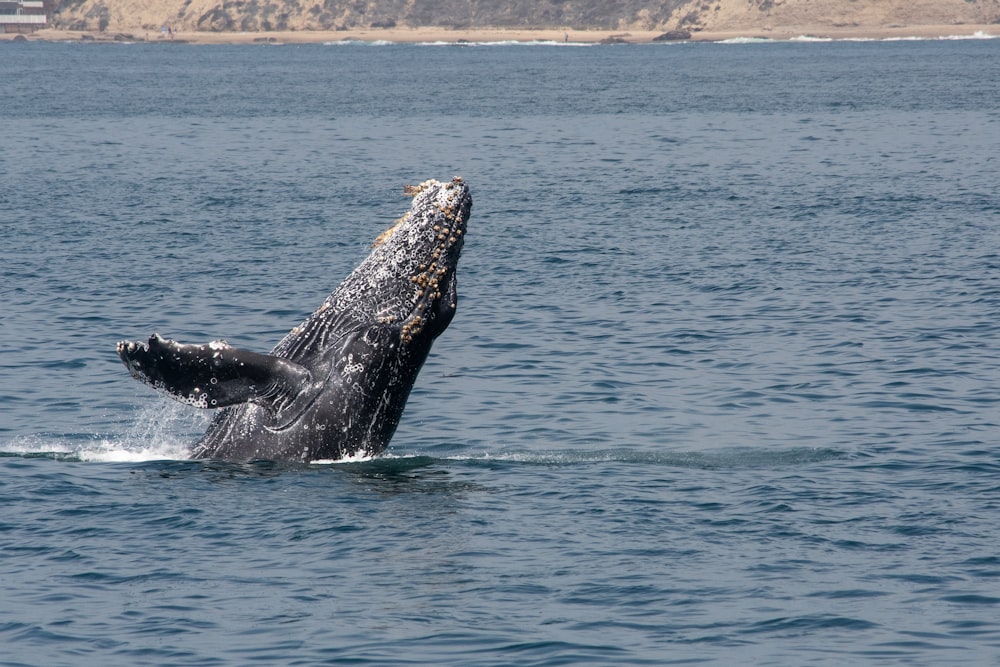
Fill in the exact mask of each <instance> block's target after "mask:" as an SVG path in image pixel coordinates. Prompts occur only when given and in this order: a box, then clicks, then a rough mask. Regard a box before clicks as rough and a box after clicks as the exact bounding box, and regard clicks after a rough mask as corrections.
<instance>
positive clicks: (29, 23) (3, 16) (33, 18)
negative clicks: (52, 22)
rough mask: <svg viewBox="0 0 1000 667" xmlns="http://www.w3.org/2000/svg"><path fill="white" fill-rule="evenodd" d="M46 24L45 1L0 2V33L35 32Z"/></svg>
mask: <svg viewBox="0 0 1000 667" xmlns="http://www.w3.org/2000/svg"><path fill="white" fill-rule="evenodd" d="M48 23H49V15H48V10H47V9H46V8H45V0H0V32H35V31H36V30H38V29H39V28H44V27H45V26H47V25H48Z"/></svg>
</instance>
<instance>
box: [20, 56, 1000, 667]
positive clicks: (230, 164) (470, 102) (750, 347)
mask: <svg viewBox="0 0 1000 667" xmlns="http://www.w3.org/2000/svg"><path fill="white" fill-rule="evenodd" d="M0 91H2V92H0V451H2V452H3V453H2V454H0V665H3V666H4V667H14V666H18V667H21V666H25V665H30V666H32V667H34V666H44V667H55V666H73V667H77V666H92V665H93V666H100V667H117V666H122V667H132V666H136V665H151V666H157V667H164V666H178V667H180V666H183V667H189V666H215V665H387V666H388V665H462V666H494V665H518V666H521V665H526V666H551V665H666V664H711V665H751V664H753V665H830V666H834V665H836V666H839V665H927V666H940V665H963V666H965V665H997V664H1000V527H998V526H1000V40H988V39H983V40H963V41H959V40H941V41H897V42H828V43H815V42H805V43H796V42H786V43H731V44H682V45H646V46H638V45H632V46H594V47H583V46H574V45H568V46H560V45H552V44H526V45H510V44H508V45H468V46H464V47H460V46H451V47H447V46H437V45H365V44H347V45H341V44H337V45H333V44H329V45H321V44H316V45H301V46H293V45H285V46H272V45H266V46H265V45H255V46H195V45H184V44H56V43H11V42H4V43H0ZM454 175H461V176H463V177H464V178H465V180H466V181H467V182H468V183H469V184H470V186H471V188H472V192H473V197H474V199H475V205H474V207H473V213H472V219H471V221H470V224H469V232H468V237H467V242H466V245H465V251H464V254H463V258H462V262H461V265H460V271H459V290H460V295H461V297H460V302H459V306H458V314H457V315H456V317H455V320H454V321H453V323H452V325H451V327H450V328H449V329H448V330H447V331H446V332H445V333H444V335H443V336H442V337H441V338H440V339H439V340H438V342H437V343H436V345H435V347H434V349H433V351H432V354H431V357H430V359H429V361H428V363H427V364H426V366H425V367H424V370H423V372H422V374H421V375H420V377H419V379H418V382H417V386H416V388H415V389H414V392H413V395H412V397H411V398H410V402H409V404H408V406H407V410H406V413H405V414H404V416H403V420H402V423H401V425H400V427H399V430H398V431H397V433H396V436H395V438H394V440H393V442H392V444H391V446H390V448H389V450H388V451H387V452H386V453H385V454H383V455H382V456H379V457H377V458H374V459H370V460H359V461H351V462H342V463H329V464H322V465H289V464H276V463H273V462H266V461H256V462H247V463H245V464H235V463H223V462H213V461H193V460H190V459H189V451H190V449H189V448H190V446H191V444H192V443H193V442H194V441H195V440H196V439H197V438H198V436H199V435H200V433H201V432H202V430H203V429H204V427H205V425H206V423H207V420H208V416H206V414H204V413H201V412H198V411H197V410H196V409H194V408H190V407H186V406H183V405H180V404H176V403H174V402H172V401H171V400H170V399H169V398H167V397H165V396H161V395H159V394H157V393H156V392H155V391H153V390H152V389H150V388H148V387H146V386H144V385H141V384H139V383H137V382H135V381H134V380H132V379H131V378H130V377H129V374H128V372H127V371H126V369H125V368H124V367H123V366H122V364H121V363H120V362H119V360H118V358H117V356H116V354H115V342H116V341H117V340H118V339H121V338H131V339H142V338H144V337H146V336H148V335H149V334H151V333H152V332H154V331H157V332H159V333H161V334H163V335H164V336H168V337H172V338H176V339H178V340H181V341H185V342H194V343H200V342H207V341H209V340H212V339H217V338H225V339H226V340H228V341H229V342H230V343H231V344H233V345H237V346H240V347H246V348H250V349H254V350H257V351H261V352H266V351H268V350H269V349H270V348H271V347H272V346H273V345H274V344H275V343H276V342H277V341H278V340H279V339H280V338H281V337H282V336H283V335H284V334H285V333H286V332H287V331H288V330H289V329H290V328H291V327H292V326H293V325H294V324H296V323H298V322H299V321H300V320H301V319H302V318H303V317H304V316H305V315H307V314H308V313H310V312H311V311H312V310H313V309H315V308H316V307H317V306H318V305H319V304H320V303H321V302H322V300H323V299H324V298H325V296H326V295H327V294H328V293H329V292H330V291H331V290H332V289H333V288H335V287H336V286H337V284H338V283H339V281H340V280H341V279H342V278H343V277H344V276H346V275H347V274H348V273H349V272H350V271H351V270H352V269H353V267H354V266H355V265H356V264H357V263H359V262H360V261H361V259H363V258H364V256H365V255H366V254H367V251H368V247H369V244H370V242H371V240H372V239H373V238H374V237H375V236H376V235H377V234H378V233H379V232H380V231H382V230H383V229H384V228H386V227H388V226H389V225H390V224H392V222H393V220H394V219H396V218H397V217H399V216H400V215H401V214H402V213H403V212H404V211H405V210H406V208H407V207H408V205H409V201H408V200H407V199H406V198H405V197H404V196H403V195H402V190H403V186H404V185H406V184H413V183H419V182H421V181H423V180H425V179H427V178H438V179H447V178H451V177H452V176H454Z"/></svg>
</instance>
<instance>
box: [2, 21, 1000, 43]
mask: <svg viewBox="0 0 1000 667" xmlns="http://www.w3.org/2000/svg"><path fill="white" fill-rule="evenodd" d="M661 34H663V31H660V30H571V29H566V30H557V29H547V28H546V29H537V30H527V29H524V30H522V29H507V28H468V29H466V28H434V27H421V28H359V29H351V30H298V31H283V32H278V31H275V32H190V31H180V32H172V33H171V34H169V35H167V34H163V33H161V32H160V31H153V30H142V29H138V30H132V31H119V32H110V31H109V32H96V31H75V30H56V29H52V28H47V29H44V30H39V31H37V32H35V33H33V34H30V35H26V37H27V39H28V40H30V41H51V42H67V41H68V42H114V41H131V42H155V43H170V42H175V43H187V44H254V43H279V44H310V43H332V42H372V43H381V42H388V43H398V44H420V43H428V44H434V43H443V44H463V43H471V44H482V43H503V42H522V43H531V42H556V43H559V42H568V43H571V44H598V43H602V42H605V43H628V44H647V43H651V42H653V41H654V38H656V37H657V36H659V35H661ZM17 37H18V35H15V34H0V40H12V39H16V38H17ZM950 37H952V38H963V37H964V38H976V37H981V38H989V37H994V38H1000V25H997V24H979V25H977V24H962V25H913V26H892V27H850V28H844V27H836V28H833V27H829V26H782V27H775V28H773V29H769V30H761V29H747V30H730V31H712V32H709V31H704V32H696V33H693V34H692V35H691V39H690V40H687V41H692V42H723V41H729V40H741V39H746V40H755V39H762V40H774V41H793V40H797V39H804V40H810V39H812V40H893V39H945V38H950Z"/></svg>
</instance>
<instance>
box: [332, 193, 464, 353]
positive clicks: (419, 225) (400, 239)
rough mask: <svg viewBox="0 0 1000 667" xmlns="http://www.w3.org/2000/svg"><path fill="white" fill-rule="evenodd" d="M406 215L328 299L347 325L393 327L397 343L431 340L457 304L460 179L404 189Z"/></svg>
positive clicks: (461, 224)
mask: <svg viewBox="0 0 1000 667" xmlns="http://www.w3.org/2000/svg"><path fill="white" fill-rule="evenodd" d="M405 193H406V194H408V195H409V196H411V197H412V198H413V201H412V203H411V205H410V210H409V211H407V212H406V213H405V214H404V215H403V217H401V218H400V219H399V220H397V221H396V223H395V224H394V225H393V226H392V227H390V228H389V229H387V230H386V231H384V232H383V233H382V234H381V235H379V237H378V238H377V239H375V242H374V243H373V244H372V251H371V254H370V255H369V256H368V258H367V259H366V260H365V261H364V262H362V263H361V265H360V266H358V268H357V269H355V270H354V272H353V273H352V274H351V275H350V276H348V278H347V279H346V280H345V281H344V282H343V283H342V284H341V286H340V287H339V288H338V289H337V290H336V291H335V292H334V293H333V294H331V295H330V299H329V301H330V304H329V305H330V306H331V307H332V309H333V310H334V311H335V312H340V313H347V312H350V313H351V315H352V318H351V319H353V320H354V321H356V322H358V321H361V322H365V321H367V322H370V323H372V324H375V323H379V324H386V325H392V326H398V327H399V328H400V338H401V342H402V343H404V344H406V343H409V342H411V341H413V340H415V339H428V338H429V339H433V338H435V337H437V336H438V335H439V334H440V333H441V332H442V331H444V329H445V328H446V327H447V326H448V324H449V323H450V322H451V319H452V317H453V316H454V314H455V309H456V306H457V303H458V288H457V273H458V260H459V257H460V255H461V253H462V246H463V244H464V241H465V232H466V225H467V224H468V221H469V214H470V212H471V210H472V195H471V194H470V192H469V187H468V186H467V185H466V184H465V182H464V181H463V180H462V179H461V178H459V177H455V178H453V179H452V180H451V181H449V182H445V183H442V182H439V181H435V180H429V181H424V182H423V183H421V184H420V185H416V186H408V187H407V188H406V189H405Z"/></svg>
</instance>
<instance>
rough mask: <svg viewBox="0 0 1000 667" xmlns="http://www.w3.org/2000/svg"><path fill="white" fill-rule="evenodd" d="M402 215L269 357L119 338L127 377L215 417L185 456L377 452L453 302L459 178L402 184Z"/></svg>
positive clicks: (465, 203) (295, 457) (311, 456)
mask: <svg viewBox="0 0 1000 667" xmlns="http://www.w3.org/2000/svg"><path fill="white" fill-rule="evenodd" d="M406 192H407V194H410V195H412V196H413V202H412V205H411V206H410V210H409V211H408V212H407V213H406V214H404V215H403V217H402V218H400V219H399V220H398V221H397V222H396V224H395V225H394V226H393V227H391V228H389V229H388V230H386V231H385V232H383V233H382V234H381V235H380V236H379V237H378V238H377V239H376V240H375V242H374V244H373V249H372V251H371V254H369V256H368V258H367V259H365V260H364V261H363V262H362V263H361V264H360V265H359V266H358V268H356V269H355V270H354V271H353V272H352V273H351V274H350V275H349V276H348V277H347V278H346V279H345V280H344V282H343V283H341V285H340V286H339V287H338V288H337V289H336V290H335V291H334V292H333V293H332V294H331V295H330V296H328V297H327V298H326V300H325V301H324V302H323V304H322V305H321V306H320V307H319V308H318V309H317V310H316V312H314V313H313V314H312V315H310V316H309V317H308V318H307V319H306V320H305V321H304V322H302V323H301V324H299V325H298V326H297V327H295V328H293V329H292V330H291V331H290V332H289V333H288V334H287V335H286V336H285V337H284V338H283V339H282V340H281V342H279V343H278V344H277V346H275V348H274V349H273V350H271V353H270V354H260V353H257V352H251V351H248V350H243V349H239V348H235V347H231V346H230V345H229V344H228V343H226V342H225V341H221V340H219V341H213V342H211V343H206V344H204V345H184V344H181V343H178V342H175V341H172V340H167V339H164V338H161V337H160V336H159V335H158V334H155V333H154V334H153V335H152V336H151V337H150V338H149V341H148V342H147V343H138V342H132V341H121V342H119V343H118V356H119V357H121V360H122V362H124V364H125V366H127V367H128V370H129V372H130V373H131V374H132V376H133V377H134V378H136V379H138V380H141V381H142V382H145V383H147V384H149V385H152V386H153V387H155V388H157V389H159V390H162V391H164V392H166V393H168V394H169V395H170V396H172V397H173V398H175V399H177V400H179V401H182V402H184V403H189V404H191V405H195V406H198V407H200V408H209V409H211V408H220V410H219V412H218V413H217V414H216V415H215V417H214V419H213V420H212V422H211V423H210V425H209V427H208V430H207V431H206V433H205V435H204V436H203V437H202V439H201V440H200V441H199V442H198V443H197V444H196V445H195V447H194V450H193V456H194V457H195V458H214V459H226V460H249V459H268V460H276V461H277V460H285V461H313V460H317V459H340V458H343V457H346V456H352V455H355V454H358V453H362V452H363V453H368V454H377V453H379V452H381V451H382V450H383V449H385V447H386V446H387V445H388V443H389V440H390V438H392V434H393V433H394V432H395V430H396V425H397V424H398V423H399V419H400V416H401V415H402V414H403V408H404V406H405V404H406V399H407V397H408V396H409V394H410V389H411V388H412V387H413V383H414V381H415V380H416V378H417V373H418V372H419V371H420V367H421V366H422V365H423V363H424V360H425V359H427V355H428V353H429V352H430V349H431V344H432V343H433V342H434V339H435V338H437V337H438V336H439V335H440V334H441V332H443V331H444V330H445V328H447V326H448V324H449V323H450V322H451V320H452V317H453V316H454V315H455V306H456V304H457V301H458V291H457V283H456V274H457V269H458V258H459V255H460V254H461V251H462V245H463V241H464V236H465V229H466V224H467V222H468V219H469V213H470V211H471V209H472V196H471V195H470V193H469V188H468V186H467V185H466V184H465V183H464V182H463V181H462V179H461V178H458V177H456V178H454V179H452V180H451V181H450V182H447V183H440V182H438V181H434V180H429V181H425V182H424V183H421V184H420V185H418V186H414V187H408V188H407V189H406Z"/></svg>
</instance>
